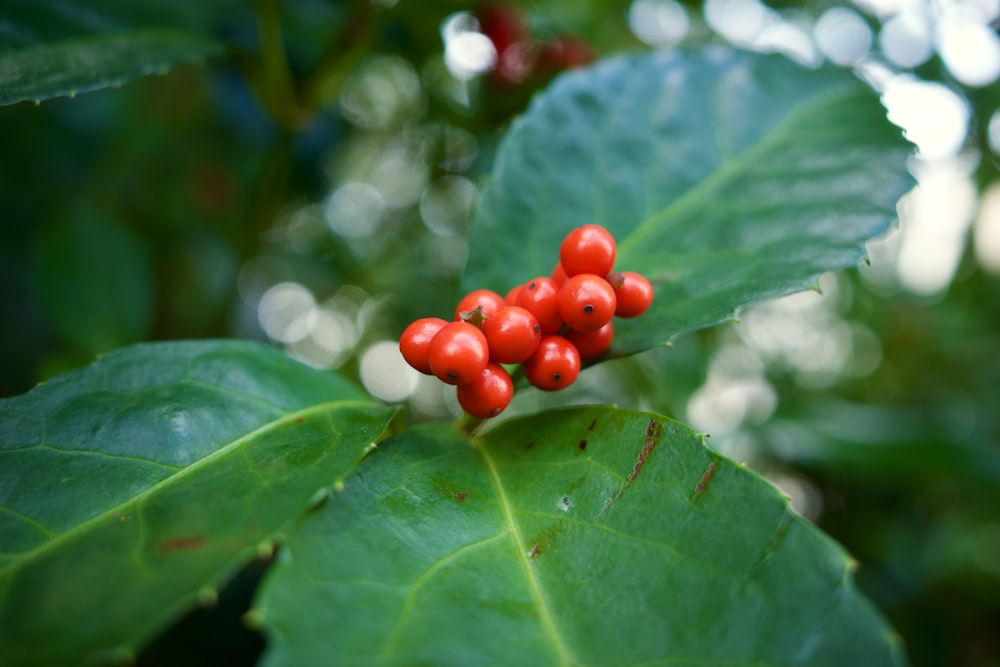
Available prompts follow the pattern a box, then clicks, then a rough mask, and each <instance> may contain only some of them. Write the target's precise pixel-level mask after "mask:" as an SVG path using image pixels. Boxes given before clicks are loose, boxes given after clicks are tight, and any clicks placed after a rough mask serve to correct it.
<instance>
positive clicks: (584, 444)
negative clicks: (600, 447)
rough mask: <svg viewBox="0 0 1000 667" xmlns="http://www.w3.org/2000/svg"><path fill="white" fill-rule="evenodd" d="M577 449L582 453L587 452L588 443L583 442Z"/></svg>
mask: <svg viewBox="0 0 1000 667" xmlns="http://www.w3.org/2000/svg"><path fill="white" fill-rule="evenodd" d="M577 447H578V448H579V449H580V451H581V452H582V451H585V450H586V449H587V441H586V440H581V441H580V444H579V445H577Z"/></svg>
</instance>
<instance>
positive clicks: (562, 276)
mask: <svg viewBox="0 0 1000 667" xmlns="http://www.w3.org/2000/svg"><path fill="white" fill-rule="evenodd" d="M552 280H554V281H556V285H559V286H560V287H561V286H562V284H563V283H565V282H566V281H567V280H569V276H567V275H566V269H564V268H563V265H562V263H556V267H555V268H554V269H552Z"/></svg>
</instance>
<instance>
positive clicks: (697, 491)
mask: <svg viewBox="0 0 1000 667" xmlns="http://www.w3.org/2000/svg"><path fill="white" fill-rule="evenodd" d="M713 477H715V461H712V462H711V463H709V464H708V467H707V468H706V469H705V472H704V473H703V474H702V476H701V479H699V480H698V486H696V487H694V495H693V496H691V502H692V503H694V502H695V501H697V500H698V498H700V497H701V494H703V493H705V492H706V491H708V485H709V484H711V483H712V478H713Z"/></svg>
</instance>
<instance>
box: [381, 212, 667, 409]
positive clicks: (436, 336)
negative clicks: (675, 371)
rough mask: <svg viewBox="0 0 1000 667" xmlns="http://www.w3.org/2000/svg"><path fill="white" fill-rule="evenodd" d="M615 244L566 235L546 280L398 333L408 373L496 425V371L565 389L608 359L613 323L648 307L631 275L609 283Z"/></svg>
mask: <svg viewBox="0 0 1000 667" xmlns="http://www.w3.org/2000/svg"><path fill="white" fill-rule="evenodd" d="M615 253H616V246H615V239H614V237H612V236H611V234H610V232H608V230H606V229H604V228H603V227H601V226H599V225H584V226H583V227H578V228H576V229H574V230H573V231H571V232H570V233H569V234H567V235H566V237H565V238H564V239H563V241H562V244H561V245H560V246H559V263H558V264H556V267H555V269H554V270H553V271H552V275H551V276H540V277H538V278H535V279H533V280H530V281H529V282H527V283H524V284H522V285H517V286H515V287H514V288H512V289H511V290H510V291H509V292H508V293H507V295H506V297H503V296H500V295H499V294H498V293H496V292H493V291H491V290H485V289H479V290H474V291H472V292H470V293H468V294H466V295H465V296H464V297H462V299H461V300H460V301H459V302H458V306H456V308H455V319H454V321H452V322H446V321H445V320H443V319H440V318H437V317H425V318H421V319H419V320H417V321H415V322H413V323H412V324H410V325H409V326H408V327H406V330H405V331H403V335H402V336H401V337H400V340H399V349H400V351H401V352H402V354H403V358H404V359H406V361H407V363H409V364H410V365H411V366H413V367H414V368H415V369H417V370H418V371H420V372H421V373H426V374H428V375H435V376H437V377H438V378H439V379H441V380H442V381H443V382H446V383H448V384H451V385H457V387H458V402H459V404H460V405H461V406H462V408H463V409H464V410H465V411H466V412H467V413H469V414H470V415H472V416H474V417H481V418H484V419H485V418H489V417H495V416H497V415H498V414H500V413H501V412H503V410H504V409H505V408H506V407H507V405H508V404H509V403H510V400H511V398H512V397H513V395H514V382H513V380H512V379H511V377H510V374H509V373H508V372H507V369H506V368H504V366H503V365H502V364H507V365H510V364H523V365H522V370H523V372H524V376H525V377H526V378H527V379H528V382H530V383H531V384H533V385H534V386H536V387H538V388H539V389H544V390H546V391H555V390H557V389H563V388H564V387H568V386H569V385H571V384H572V383H573V382H574V381H575V380H576V378H577V375H579V374H580V364H581V362H583V361H587V360H590V359H594V358H597V357H599V356H601V355H602V354H604V353H605V352H607V350H608V348H610V347H611V341H612V339H613V338H614V324H613V323H612V317H613V316H618V317H636V316H638V315H641V314H642V313H644V312H645V311H646V309H647V308H649V305H650V304H651V303H652V301H653V287H652V285H651V284H650V283H649V281H648V280H646V278H644V277H643V276H641V275H639V274H638V273H632V272H630V271H621V272H616V273H612V272H611V270H612V268H613V267H614V263H615Z"/></svg>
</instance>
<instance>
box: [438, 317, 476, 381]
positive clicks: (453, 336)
mask: <svg viewBox="0 0 1000 667" xmlns="http://www.w3.org/2000/svg"><path fill="white" fill-rule="evenodd" d="M489 360H490V348H489V346H488V344H487V343H486V336H484V335H483V332H482V331H480V330H479V329H477V328H476V327H475V326H473V325H472V324H469V323H468V322H449V323H448V324H446V325H444V326H443V327H441V330H440V331H439V332H438V333H437V335H436V336H434V338H433V340H431V344H430V347H429V348H428V350H427V361H428V363H429V365H430V367H431V370H432V371H433V372H434V375H436V376H437V377H438V378H439V379H440V380H441V381H442V382H447V383H448V384H465V383H466V382H472V381H473V380H475V379H476V378H477V377H479V374H480V373H482V372H483V369H484V368H486V364H487V363H489Z"/></svg>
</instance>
